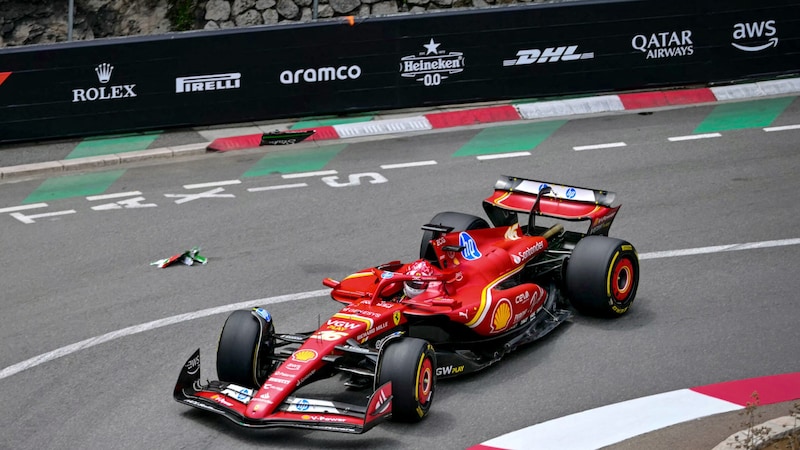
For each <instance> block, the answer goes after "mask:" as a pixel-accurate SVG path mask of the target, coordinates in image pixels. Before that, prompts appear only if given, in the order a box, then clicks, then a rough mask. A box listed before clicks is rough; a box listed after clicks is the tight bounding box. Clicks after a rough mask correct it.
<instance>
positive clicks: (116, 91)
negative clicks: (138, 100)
mask: <svg viewBox="0 0 800 450" xmlns="http://www.w3.org/2000/svg"><path fill="white" fill-rule="evenodd" d="M94 72H95V73H96V74H97V80H98V81H99V82H100V84H106V83H108V82H109V81H111V74H112V73H113V72H114V66H112V65H111V64H108V63H103V64H100V65H99V66H97V67H95V69H94ZM134 87H136V85H135V84H121V85H118V86H100V87H92V88H88V89H73V90H72V103H76V102H93V101H95V100H111V99H115V98H129V97H136V93H135V92H134V91H133V88H134Z"/></svg>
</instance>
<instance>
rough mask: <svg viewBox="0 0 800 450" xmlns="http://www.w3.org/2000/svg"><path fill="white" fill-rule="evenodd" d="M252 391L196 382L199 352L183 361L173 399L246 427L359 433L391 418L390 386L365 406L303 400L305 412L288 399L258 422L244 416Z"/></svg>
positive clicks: (294, 401) (383, 386)
mask: <svg viewBox="0 0 800 450" xmlns="http://www.w3.org/2000/svg"><path fill="white" fill-rule="evenodd" d="M255 394H256V390H254V389H248V388H244V387H241V386H237V385H235V384H231V383H226V382H224V381H209V382H207V383H206V384H205V385H204V384H202V383H201V382H200V349H197V351H195V352H194V354H193V355H192V356H191V357H190V358H189V359H188V360H187V361H186V363H185V364H184V365H183V368H182V369H181V373H180V375H179V376H178V382H177V383H176V384H175V390H174V392H173V397H174V398H175V400H176V401H177V402H179V403H183V404H185V405H189V406H192V407H194V408H198V409H203V410H206V411H210V412H213V413H216V414H219V415H221V416H223V417H225V418H227V419H229V420H231V421H232V422H234V423H236V424H237V425H240V426H243V427H248V428H271V427H287V428H305V429H312V430H321V431H337V432H343V433H354V434H360V433H364V432H366V431H369V430H370V429H371V428H372V427H374V426H375V425H378V424H379V423H381V422H382V421H384V420H386V419H387V418H389V417H391V413H392V383H391V382H388V383H385V384H383V385H382V386H380V387H378V389H377V390H375V392H373V393H372V394H371V395H370V396H369V401H368V402H367V404H366V406H364V405H353V404H348V403H342V402H328V401H324V400H314V399H304V400H305V402H304V408H305V410H303V411H300V410H298V408H297V406H296V405H297V403H296V399H295V398H294V397H288V398H287V399H286V400H284V401H283V402H282V403H281V405H279V406H278V407H277V408H276V409H275V411H274V412H273V413H272V414H270V415H268V416H267V417H265V418H263V419H261V418H259V419H256V418H250V417H247V415H246V411H247V404H248V403H249V402H250V401H259V399H257V398H254V397H253V396H254V395H255Z"/></svg>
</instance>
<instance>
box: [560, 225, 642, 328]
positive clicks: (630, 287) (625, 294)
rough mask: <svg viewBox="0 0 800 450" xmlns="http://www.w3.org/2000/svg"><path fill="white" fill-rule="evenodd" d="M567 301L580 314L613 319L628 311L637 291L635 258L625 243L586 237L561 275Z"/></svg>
mask: <svg viewBox="0 0 800 450" xmlns="http://www.w3.org/2000/svg"><path fill="white" fill-rule="evenodd" d="M564 277H565V284H566V291H567V297H568V298H569V300H570V303H571V304H572V306H573V307H574V308H575V309H576V310H578V311H579V312H581V313H583V314H588V315H594V316H601V317H617V316H621V315H623V314H625V313H626V312H627V311H628V309H630V307H631V304H632V303H633V300H634V299H635V298H636V289H637V288H638V287H639V257H638V256H637V254H636V249H635V248H633V245H631V244H630V243H629V242H626V241H623V240H621V239H615V238H610V237H606V236H587V237H585V238H583V239H581V240H580V241H579V242H578V244H577V245H576V246H575V249H574V250H573V251H572V255H571V256H570V258H569V261H568V262H567V269H566V273H565V275H564Z"/></svg>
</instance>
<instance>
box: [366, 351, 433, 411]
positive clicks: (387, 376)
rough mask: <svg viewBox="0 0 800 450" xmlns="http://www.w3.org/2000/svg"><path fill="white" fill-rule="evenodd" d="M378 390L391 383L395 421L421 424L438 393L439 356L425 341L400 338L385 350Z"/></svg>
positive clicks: (380, 365) (379, 364)
mask: <svg viewBox="0 0 800 450" xmlns="http://www.w3.org/2000/svg"><path fill="white" fill-rule="evenodd" d="M376 376H377V379H378V383H377V385H378V386H381V385H383V384H384V383H386V382H389V381H391V382H392V420H394V421H398V422H419V421H420V420H422V419H423V418H424V417H425V416H426V415H428V411H429V410H430V408H431V403H432V402H433V394H434V392H435V391H436V353H435V352H434V350H433V347H432V346H431V344H429V343H428V342H427V341H424V340H422V339H416V338H399V339H396V340H395V341H394V342H392V341H390V343H388V344H387V346H386V347H385V348H384V349H382V351H381V356H380V361H379V363H378V373H377V375H376Z"/></svg>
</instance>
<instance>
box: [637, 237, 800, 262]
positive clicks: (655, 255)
mask: <svg viewBox="0 0 800 450" xmlns="http://www.w3.org/2000/svg"><path fill="white" fill-rule="evenodd" d="M787 245H800V239H779V240H775V241H761V242H748V243H744V244H730V245H715V246H713V247H698V248H687V249H685V250H667V251H663V252H650V253H642V254H640V255H639V259H640V260H642V259H659V258H675V257H677V256H691V255H705V254H708V253H722V252H735V251H738V250H755V249H759V248H771V247H783V246H787Z"/></svg>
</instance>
